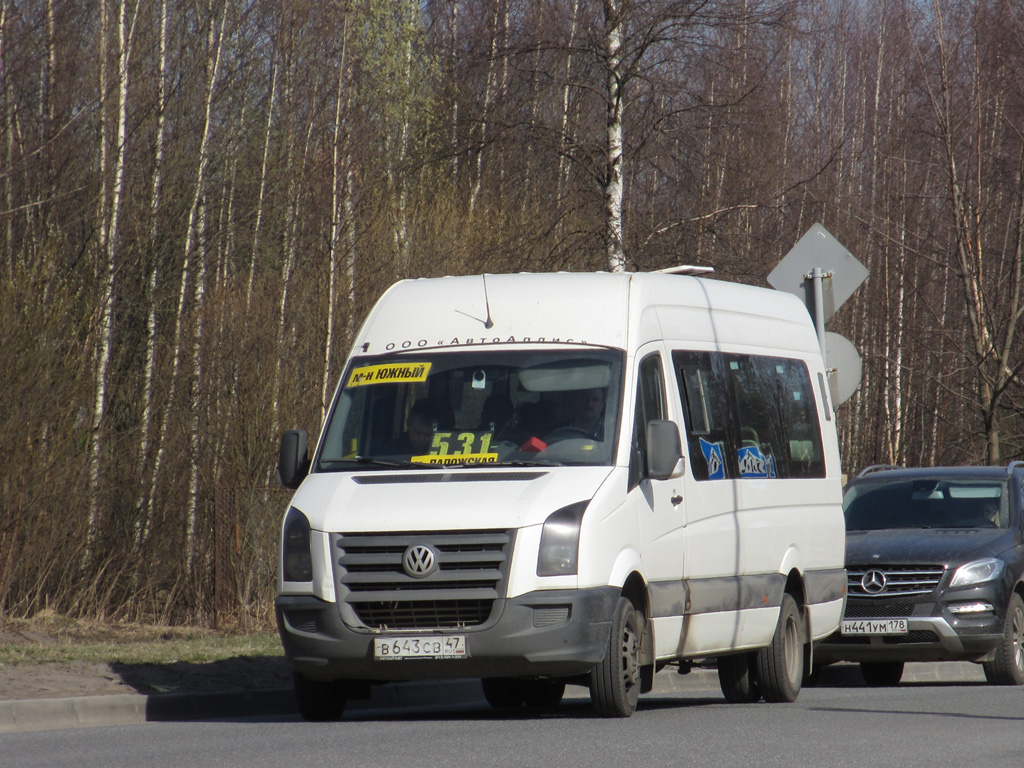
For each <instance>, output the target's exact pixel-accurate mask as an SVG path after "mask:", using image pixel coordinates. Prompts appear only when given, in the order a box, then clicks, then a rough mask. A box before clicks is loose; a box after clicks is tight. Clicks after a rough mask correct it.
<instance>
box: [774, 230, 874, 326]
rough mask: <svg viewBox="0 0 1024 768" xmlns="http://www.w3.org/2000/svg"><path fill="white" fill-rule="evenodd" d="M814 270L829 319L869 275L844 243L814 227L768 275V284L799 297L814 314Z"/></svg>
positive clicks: (824, 311)
mask: <svg viewBox="0 0 1024 768" xmlns="http://www.w3.org/2000/svg"><path fill="white" fill-rule="evenodd" d="M815 268H818V269H820V270H821V272H822V274H823V275H824V277H825V278H826V279H824V280H822V286H821V287H822V309H823V313H824V317H825V319H826V320H827V319H828V318H830V317H831V316H832V315H834V314H835V312H836V310H837V309H839V307H841V306H842V305H843V302H845V301H846V300H847V299H848V298H850V296H851V295H852V294H853V292H854V291H855V290H857V288H859V287H860V284H861V283H863V282H864V281H865V280H866V279H867V276H868V270H867V267H865V266H864V265H863V264H861V263H860V262H859V261H857V259H856V257H854V255H853V254H851V253H850V252H849V251H848V250H846V248H844V247H843V244H842V243H840V242H839V241H838V240H836V239H835V238H834V237H832V235H831V234H829V232H828V230H827V229H825V228H824V227H823V226H821V224H815V225H814V226H813V227H811V228H810V229H809V230H807V234H805V235H804V236H803V237H801V238H800V240H799V241H797V244H796V245H794V246H793V249H792V250H791V251H790V252H789V253H787V254H786V256H785V257H784V258H783V259H782V261H780V262H779V264H778V266H777V267H775V269H773V270H772V271H771V274H769V275H768V284H769V285H770V286H771V287H772V288H775V289H776V290H778V291H786V292H787V293H792V294H795V295H796V296H797V298H799V299H800V300H801V301H803V302H804V305H805V306H806V307H807V308H808V309H809V310H810V311H811V312H812V314H813V311H814V310H813V306H814V299H813V284H812V281H811V278H810V275H811V273H812V272H813V271H814V269H815Z"/></svg>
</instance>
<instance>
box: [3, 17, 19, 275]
mask: <svg viewBox="0 0 1024 768" xmlns="http://www.w3.org/2000/svg"><path fill="white" fill-rule="evenodd" d="M11 2H12V0H0V71H2V72H4V73H5V74H6V72H7V46H8V35H9V30H8V25H9V23H10V18H11V12H10V8H11V6H10V4H11ZM2 82H3V89H4V92H3V96H4V106H5V108H4V115H3V120H4V133H5V134H6V136H7V141H6V142H5V143H4V161H5V163H4V165H5V167H6V168H13V167H14V141H15V135H16V134H15V131H14V83H13V78H9V77H6V76H5V77H3V78H2ZM0 181H2V182H3V195H4V198H3V199H4V210H5V211H13V210H14V184H13V181H12V179H11V177H10V174H7V173H4V174H0ZM3 226H4V235H3V237H4V256H5V257H6V258H7V265H8V268H9V274H10V279H11V284H12V285H13V284H14V278H15V275H16V273H17V270H16V268H15V265H16V263H17V260H16V259H15V258H14V217H13V216H4V217H3Z"/></svg>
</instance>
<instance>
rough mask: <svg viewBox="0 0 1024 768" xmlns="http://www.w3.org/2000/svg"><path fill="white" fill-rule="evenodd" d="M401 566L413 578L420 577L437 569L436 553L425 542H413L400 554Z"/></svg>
mask: <svg viewBox="0 0 1024 768" xmlns="http://www.w3.org/2000/svg"><path fill="white" fill-rule="evenodd" d="M402 567H403V568H404V569H405V572H406V573H407V574H409V575H410V576H412V577H413V578H414V579H422V578H425V577H427V576H429V575H430V574H432V573H434V571H436V570H437V568H438V564H437V553H436V552H434V550H433V549H431V548H430V547H428V546H426V545H425V544H415V545H413V546H411V547H409V548H408V549H406V550H405V554H404V555H402Z"/></svg>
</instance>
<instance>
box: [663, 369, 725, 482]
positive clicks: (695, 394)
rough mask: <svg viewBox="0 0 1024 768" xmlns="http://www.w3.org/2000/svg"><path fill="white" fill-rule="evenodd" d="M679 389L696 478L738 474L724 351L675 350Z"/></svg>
mask: <svg viewBox="0 0 1024 768" xmlns="http://www.w3.org/2000/svg"><path fill="white" fill-rule="evenodd" d="M672 361H673V363H674V364H675V368H676V373H677V376H678V380H679V392H680V395H681V396H682V398H683V404H682V405H683V412H684V413H685V414H686V439H687V443H688V449H689V451H688V452H689V455H690V470H691V471H692V472H693V476H694V478H696V479H697V480H724V479H726V478H728V477H736V475H737V470H736V466H735V465H736V461H735V456H734V451H733V450H732V449H731V446H732V445H733V443H734V442H735V439H734V437H733V431H734V430H733V422H734V418H735V417H734V415H733V410H732V406H731V405H730V400H729V385H728V382H729V376H728V371H727V369H726V368H725V367H724V364H725V360H724V357H723V356H722V355H718V354H712V353H710V352H673V353H672Z"/></svg>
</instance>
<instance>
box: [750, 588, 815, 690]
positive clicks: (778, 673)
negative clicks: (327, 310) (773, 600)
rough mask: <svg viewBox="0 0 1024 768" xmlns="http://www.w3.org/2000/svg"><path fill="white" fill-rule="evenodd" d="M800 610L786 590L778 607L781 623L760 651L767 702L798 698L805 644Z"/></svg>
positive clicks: (759, 667) (760, 679) (759, 664)
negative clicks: (769, 641) (766, 645)
mask: <svg viewBox="0 0 1024 768" xmlns="http://www.w3.org/2000/svg"><path fill="white" fill-rule="evenodd" d="M803 635H804V633H803V628H802V626H801V617H800V609H799V608H798V607H797V604H796V600H794V599H793V596H792V595H790V594H788V593H786V594H784V595H783V596H782V605H781V606H779V623H778V624H777V625H776V626H775V635H774V636H773V637H772V641H771V643H770V644H769V645H768V647H767V648H762V649H761V650H760V651H758V652H757V660H756V667H757V679H758V684H759V685H760V687H761V695H762V696H764V700H765V701H771V702H785V701H796V697H797V696H799V695H800V687H801V685H802V683H803V677H804V644H803Z"/></svg>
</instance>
